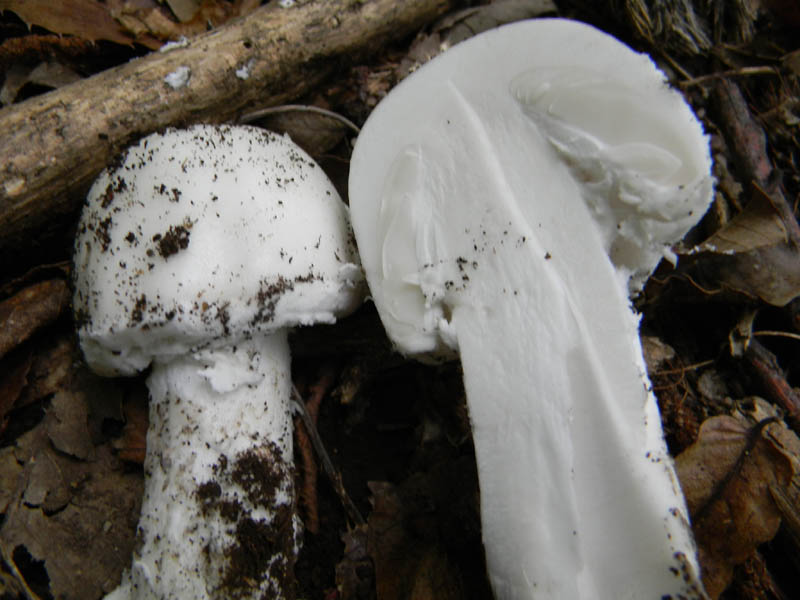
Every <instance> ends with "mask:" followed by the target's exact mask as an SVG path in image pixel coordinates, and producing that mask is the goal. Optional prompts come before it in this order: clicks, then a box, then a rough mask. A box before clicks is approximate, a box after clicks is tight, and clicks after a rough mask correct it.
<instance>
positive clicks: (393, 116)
mask: <svg viewBox="0 0 800 600" xmlns="http://www.w3.org/2000/svg"><path fill="white" fill-rule="evenodd" d="M578 65H580V66H578ZM642 73H643V74H642ZM637 77H641V79H640V80H638V81H637ZM662 88H663V89H662ZM575 90H577V92H578V96H574V95H573V94H572V92H574V91H575ZM631 94H632V95H633V99H631V97H630V96H631ZM651 95H653V98H652V99H651V98H650V96H651ZM609 97H610V98H611V100H610V101H609ZM593 113H597V114H595V115H594V119H595V120H593V119H592V118H591V115H592V114H593ZM587 115H588V116H587ZM568 118H569V119H570V120H571V124H569V125H567V124H566V123H565V120H566V119H568ZM651 121H653V123H652V126H651V125H650V123H651ZM609 123H610V124H609ZM642 128H645V130H643V129H642ZM708 172H709V159H708V150H707V143H706V140H705V138H704V136H703V134H702V130H701V128H700V126H699V124H697V122H696V121H695V120H694V117H693V116H692V114H691V111H690V110H689V109H688V107H686V106H685V104H683V101H682V100H681V99H680V97H679V96H678V95H677V94H675V93H673V92H670V91H668V90H667V89H665V88H664V83H663V81H662V79H661V75H660V73H659V72H658V71H656V70H655V69H654V68H653V66H652V64H651V63H650V62H649V60H648V59H647V58H646V57H642V56H639V55H636V54H634V53H632V52H631V51H630V50H629V49H628V48H626V47H624V46H622V45H621V44H619V43H618V42H616V41H614V40H613V39H612V38H609V37H608V36H605V35H604V34H601V33H600V32H598V31H596V30H594V29H591V28H589V27H587V26H585V25H581V24H578V23H572V22H565V21H559V20H551V21H537V22H523V23H519V24H515V25H512V26H508V27H505V28H501V29H499V30H496V31H493V32H490V33H487V34H483V35H481V36H478V37H477V38H473V39H472V40H471V41H469V42H466V43H464V44H462V45H460V46H456V47H455V48H454V49H452V50H450V51H448V52H447V53H445V54H444V55H442V56H441V57H439V58H437V59H436V60H434V61H432V62H431V63H429V65H427V66H426V67H423V68H422V69H421V70H420V71H418V72H417V73H415V74H414V75H413V76H412V77H410V78H409V79H408V80H406V82H404V83H403V84H401V85H400V86H399V87H398V88H396V89H395V90H394V91H393V92H392V93H391V94H390V95H389V96H388V97H387V98H386V99H385V100H384V101H383V102H382V103H381V104H380V105H379V106H378V107H377V109H376V110H375V111H374V113H373V115H372V116H371V117H370V120H369V121H368V122H367V124H366V125H365V127H364V129H363V130H362V133H361V135H360V137H359V140H358V142H357V145H356V148H355V151H354V154H353V159H352V163H351V178H350V206H351V216H352V223H353V229H354V232H355V234H356V238H357V241H358V245H359V250H360V253H361V259H362V264H363V265H364V268H365V271H366V274H367V280H368V283H369V285H370V290H371V293H372V296H373V298H374V300H375V303H376V306H377V307H378V310H379V312H380V315H381V319H382V321H383V323H384V326H385V327H386V330H387V333H388V334H389V336H390V337H391V338H392V339H393V340H394V342H395V343H396V345H397V347H398V349H399V350H400V351H402V352H405V353H409V354H414V355H418V356H422V357H424V356H426V355H428V356H430V354H431V353H433V354H434V355H436V354H438V355H442V354H444V353H445V352H447V351H448V350H450V351H452V350H455V351H458V352H459V353H460V355H461V360H462V364H463V368H464V383H465V387H466V391H467V400H468V404H469V409H470V415H471V419H472V425H473V436H474V441H475V450H476V455H477V461H478V471H479V478H480V486H481V518H482V526H483V538H484V545H485V548H486V557H487V567H488V572H489V577H490V579H491V583H492V586H493V588H494V591H495V594H496V596H497V597H498V598H501V599H509V600H521V599H527V598H552V599H558V600H570V599H580V600H608V599H614V600H618V599H626V598H630V599H651V598H653V599H661V598H679V597H680V598H684V597H685V598H703V597H704V592H703V591H702V584H701V583H700V580H699V575H698V573H699V569H698V565H697V561H696V556H695V547H694V544H693V540H692V536H691V530H690V527H689V523H688V516H687V511H686V506H685V502H684V499H683V496H682V494H681V491H680V488H679V485H678V482H677V479H676V477H675V473H674V469H673V466H672V461H671V459H670V457H669V456H668V454H667V451H666V448H665V444H664V440H663V434H662V431H661V424H660V418H659V413H658V408H657V405H656V402H655V398H654V397H653V395H652V393H650V392H649V391H648V386H649V383H648V380H647V376H646V373H645V371H644V367H643V361H642V355H641V347H640V344H639V339H638V331H637V325H638V320H637V317H636V316H635V315H634V314H633V313H632V311H631V309H630V306H629V301H628V298H627V294H628V287H629V285H631V286H632V287H637V286H638V285H639V284H640V282H641V280H642V279H643V278H644V277H646V275H647V274H649V272H650V270H651V269H652V268H653V267H654V266H655V264H656V262H657V261H658V259H659V258H660V256H661V255H662V254H665V253H666V244H667V243H669V242H672V241H675V240H677V239H679V238H680V237H681V236H683V235H684V234H685V232H686V230H687V229H688V228H689V227H691V225H693V224H694V223H695V222H696V221H697V220H698V219H699V218H700V216H701V215H702V213H703V212H704V211H705V208H706V206H707V204H708V201H709V200H710V190H711V183H712V182H711V179H710V177H709V175H708ZM631 281H633V283H631Z"/></svg>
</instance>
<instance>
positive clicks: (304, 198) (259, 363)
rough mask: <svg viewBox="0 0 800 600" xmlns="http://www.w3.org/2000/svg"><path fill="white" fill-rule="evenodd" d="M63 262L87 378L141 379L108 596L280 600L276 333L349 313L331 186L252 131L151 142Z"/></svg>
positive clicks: (284, 525) (282, 562)
mask: <svg viewBox="0 0 800 600" xmlns="http://www.w3.org/2000/svg"><path fill="white" fill-rule="evenodd" d="M74 263H75V275H74V280H75V281H74V283H75V297H74V308H75V315H76V320H77V321H78V325H79V337H80V343H81V347H82V349H83V352H84V356H85V358H86V361H87V363H88V364H89V366H90V367H91V368H92V369H94V370H95V371H97V372H98V373H100V374H103V375H133V374H135V373H137V372H139V371H141V370H143V369H145V368H147V367H148V366H149V365H151V364H152V371H151V373H150V376H149V378H148V380H147V385H148V388H149V390H150V425H149V430H148V433H147V455H146V460H145V478H146V481H145V496H144V500H143V505H142V513H141V518H140V522H139V528H138V533H139V538H140V543H139V545H138V546H137V550H136V551H135V555H134V558H133V564H132V566H131V568H130V570H129V571H128V572H127V573H126V574H125V575H124V576H123V582H122V584H121V585H120V587H119V588H117V589H116V590H115V591H114V592H112V594H111V596H110V597H112V598H115V599H123V598H139V599H143V598H158V599H160V600H164V599H167V598H174V599H179V598H182V599H185V598H194V599H207V598H240V599H246V598H263V597H270V598H290V597H293V592H292V590H293V578H294V575H293V566H294V561H295V559H296V556H297V551H298V547H299V546H298V544H299V523H298V520H297V517H296V516H295V512H294V507H295V495H294V487H293V479H292V478H293V473H292V463H293V459H292V433H291V420H290V411H289V390H290V369H289V346H288V342H287V331H288V328H290V327H293V326H295V325H310V324H312V323H320V322H321V323H331V322H333V321H335V319H336V318H337V317H338V316H344V315H345V314H347V313H348V312H349V311H352V310H353V309H354V308H356V307H357V306H358V305H359V304H360V302H361V301H362V297H363V294H362V289H361V288H362V286H361V285H360V280H361V279H362V275H361V269H360V267H359V264H358V258H357V255H356V253H355V247H354V242H353V240H352V233H351V231H350V226H349V217H348V212H347V207H346V206H345V205H344V204H343V203H342V201H341V199H340V198H339V196H338V194H337V192H336V190H335V188H334V187H333V185H332V183H331V182H330V181H329V180H328V178H327V177H326V176H325V174H324V173H323V172H322V169H321V168H320V167H319V166H318V165H317V164H316V163H314V161H313V160H312V159H311V158H310V157H309V156H308V155H306V154H305V153H304V152H303V151H302V150H301V149H300V148H298V147H297V146H295V145H294V144H293V143H292V142H291V140H289V139H288V138H286V137H281V136H277V135H275V134H272V133H269V132H265V131H262V130H258V129H256V128H252V127H230V126H206V125H200V126H194V127H191V128H190V129H187V130H168V131H167V132H165V133H163V134H154V135H151V136H149V137H147V138H144V139H143V140H142V141H141V142H140V143H139V144H138V145H137V146H135V147H133V148H131V149H129V150H128V151H127V153H126V154H125V155H124V156H123V158H122V159H121V160H120V161H119V162H118V163H117V165H116V166H115V167H113V168H111V169H109V170H106V171H105V172H104V173H102V174H101V175H100V177H99V178H98V179H97V181H96V182H95V184H94V186H93V187H92V189H91V190H90V192H89V195H88V198H87V201H86V205H85V207H84V210H83V214H82V216H81V220H80V223H79V230H78V236H77V240H76V243H75V256H74Z"/></svg>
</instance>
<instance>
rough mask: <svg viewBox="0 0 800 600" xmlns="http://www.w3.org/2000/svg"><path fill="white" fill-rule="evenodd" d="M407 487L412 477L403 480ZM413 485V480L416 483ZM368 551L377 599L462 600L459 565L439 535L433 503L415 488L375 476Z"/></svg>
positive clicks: (371, 487) (370, 485)
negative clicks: (445, 547)
mask: <svg viewBox="0 0 800 600" xmlns="http://www.w3.org/2000/svg"><path fill="white" fill-rule="evenodd" d="M404 487H406V488H408V487H409V486H408V482H407V483H406V485H405V486H404ZM411 487H412V488H413V487H414V486H413V485H412V486H411ZM369 488H370V491H371V492H372V503H373V506H374V508H373V511H372V514H371V515H370V517H369V544H368V548H369V554H370V556H371V557H372V560H373V561H374V563H375V580H376V586H375V587H376V589H377V593H378V600H461V599H462V598H464V589H463V584H462V582H461V579H460V577H459V574H458V571H457V570H456V569H454V568H453V566H452V565H450V564H449V561H448V558H447V554H446V553H445V551H444V550H443V548H442V547H441V545H440V544H439V541H438V540H437V532H436V529H435V527H434V524H433V523H430V524H429V523H428V521H432V520H433V515H432V512H431V507H430V506H428V500H427V499H426V498H425V497H424V495H423V496H417V493H416V492H418V491H420V490H413V489H405V490H401V489H399V488H396V487H395V486H394V485H392V484H391V483H388V482H370V483H369Z"/></svg>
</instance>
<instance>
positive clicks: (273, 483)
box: [231, 448, 286, 508]
mask: <svg viewBox="0 0 800 600" xmlns="http://www.w3.org/2000/svg"><path fill="white" fill-rule="evenodd" d="M277 457H280V451H279V450H278V449H277V448H274V449H270V451H269V452H266V453H264V454H262V453H260V452H256V451H254V450H249V451H247V452H245V453H243V454H241V455H240V456H238V457H237V458H236V462H235V463H234V466H233V471H232V472H231V479H232V480H233V482H234V483H237V484H239V485H240V486H242V489H244V492H245V494H246V496H247V500H248V501H250V502H251V503H252V504H253V506H263V507H265V508H269V507H271V506H272V504H273V502H274V500H275V494H276V492H277V491H278V489H279V488H280V485H281V482H282V481H284V480H285V478H286V475H285V473H286V465H285V464H284V463H283V461H282V460H276V458H277Z"/></svg>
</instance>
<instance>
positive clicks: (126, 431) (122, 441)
mask: <svg viewBox="0 0 800 600" xmlns="http://www.w3.org/2000/svg"><path fill="white" fill-rule="evenodd" d="M122 410H123V412H124V413H125V427H124V428H123V429H122V436H120V437H119V438H118V439H116V440H114V448H115V449H116V450H117V455H118V456H119V458H120V460H124V461H127V462H133V463H137V464H140V465H141V464H144V458H145V454H146V453H147V427H148V423H149V420H148V405H147V397H146V396H144V395H139V394H137V395H134V396H133V397H130V398H127V399H126V400H125V402H124V403H123V405H122Z"/></svg>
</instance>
